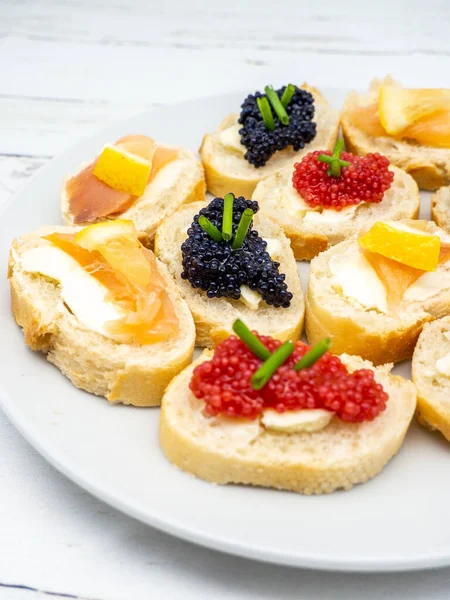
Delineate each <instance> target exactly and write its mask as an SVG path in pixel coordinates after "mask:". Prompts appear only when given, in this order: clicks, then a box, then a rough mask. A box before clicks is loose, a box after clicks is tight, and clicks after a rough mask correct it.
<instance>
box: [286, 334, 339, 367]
mask: <svg viewBox="0 0 450 600" xmlns="http://www.w3.org/2000/svg"><path fill="white" fill-rule="evenodd" d="M330 348H331V340H330V338H323V340H320V342H317V344H316V345H315V346H313V347H312V348H311V350H310V351H309V352H307V353H306V354H305V356H304V357H303V358H301V359H300V360H299V361H298V362H296V363H295V365H294V370H295V371H301V370H302V369H308V368H309V367H312V366H313V364H314V363H316V362H317V361H318V360H319V358H321V357H322V356H323V355H324V354H325V352H328V350H329V349H330Z"/></svg>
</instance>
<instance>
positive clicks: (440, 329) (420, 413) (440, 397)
mask: <svg viewBox="0 0 450 600" xmlns="http://www.w3.org/2000/svg"><path fill="white" fill-rule="evenodd" d="M443 333H444V334H445V333H446V334H448V335H450V318H448V317H445V318H443V319H438V320H436V321H434V322H433V323H430V324H428V325H425V327H424V328H423V331H422V333H421V334H420V336H419V340H418V343H417V346H416V348H415V350H414V355H413V360H412V365H411V372H412V380H413V382H414V384H415V386H416V388H417V413H416V416H417V420H418V422H419V423H420V424H421V425H422V426H423V427H426V428H427V429H429V430H430V431H436V430H437V431H440V432H441V434H442V435H443V436H444V437H445V438H446V439H447V440H448V441H450V403H449V402H448V399H449V388H450V379H448V378H445V377H444V378H443V379H441V376H439V374H438V373H437V372H436V368H435V364H436V360H437V358H441V357H443V356H444V355H445V354H447V353H448V352H450V339H449V338H445V337H444V336H443V335H442V334H443Z"/></svg>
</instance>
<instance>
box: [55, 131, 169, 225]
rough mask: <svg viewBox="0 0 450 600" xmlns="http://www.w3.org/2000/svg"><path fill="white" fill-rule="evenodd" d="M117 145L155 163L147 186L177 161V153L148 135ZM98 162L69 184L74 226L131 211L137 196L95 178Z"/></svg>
mask: <svg viewBox="0 0 450 600" xmlns="http://www.w3.org/2000/svg"><path fill="white" fill-rule="evenodd" d="M115 146H119V147H122V148H123V149H125V150H127V151H128V152H130V153H131V154H136V155H138V156H140V157H141V158H144V159H145V160H148V161H150V160H151V161H152V168H151V171H150V174H149V177H148V181H147V185H148V184H149V183H151V182H152V180H153V179H154V178H155V176H156V174H157V173H158V171H160V170H161V169H162V168H163V167H165V166H166V165H167V164H168V163H169V162H171V161H173V160H176V159H177V158H178V150H176V149H172V148H166V147H163V146H156V148H155V142H154V141H153V140H152V139H151V138H149V137H147V136H145V135H127V136H124V137H122V138H121V139H120V140H118V141H117V142H116V144H115ZM95 164H96V160H95V161H93V162H92V163H91V164H90V165H88V166H87V167H86V168H84V169H83V170H82V171H80V172H79V173H77V174H76V175H75V176H74V177H71V178H70V179H69V180H68V181H67V183H66V194H67V198H68V203H69V211H70V213H71V214H72V215H73V217H74V223H76V224H80V223H94V222H95V221H97V220H98V219H101V218H105V217H110V216H113V215H114V216H118V215H120V214H122V213H123V212H125V211H126V210H128V209H129V208H130V206H132V204H133V203H134V202H135V201H136V199H137V197H136V196H132V195H131V194H128V193H126V192H121V191H119V190H116V189H114V188H112V187H110V186H109V185H107V184H106V183H104V182H103V181H101V180H100V179H98V177H96V176H95V175H94V167H95Z"/></svg>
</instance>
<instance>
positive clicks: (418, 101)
mask: <svg viewBox="0 0 450 600" xmlns="http://www.w3.org/2000/svg"><path fill="white" fill-rule="evenodd" d="M443 110H450V90H445V89H408V88H404V87H402V86H401V85H400V84H398V83H395V82H388V83H386V84H384V85H382V86H381V88H380V91H379V97H378V112H379V115H380V121H381V125H382V126H383V128H384V129H385V131H386V132H387V133H388V134H389V135H400V134H402V133H403V132H404V131H405V129H407V128H408V127H410V126H411V125H413V124H414V123H416V122H417V121H419V120H420V119H423V118H424V117H427V116H429V115H432V114H434V113H437V112H439V111H443Z"/></svg>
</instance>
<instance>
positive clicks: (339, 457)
mask: <svg viewBox="0 0 450 600" xmlns="http://www.w3.org/2000/svg"><path fill="white" fill-rule="evenodd" d="M210 356H211V352H210V351H206V352H204V354H203V355H202V356H201V357H200V358H199V359H198V360H197V361H196V362H195V363H193V364H192V365H189V367H187V368H186V369H185V370H184V371H182V372H181V373H180V374H179V375H177V377H175V379H174V380H173V381H172V382H171V384H170V385H169V387H168V388H167V390H166V393H165V394H164V398H163V401H162V407H161V418H160V434H159V435H160V444H161V448H162V449H163V452H164V453H165V455H166V456H167V458H168V459H169V460H170V461H171V462H172V463H173V464H174V465H175V466H177V467H179V468H180V469H182V470H183V471H187V472H188V473H191V474H192V475H195V476H196V477H200V478H201V479H206V480H207V481H210V482H212V483H220V484H226V483H244V484H248V485H258V486H264V487H273V488H278V489H283V490H290V491H294V492H300V493H304V494H323V493H330V492H334V491H335V490H337V489H340V488H344V489H350V488H351V487H353V486H354V485H356V484H357V483H364V482H365V481H367V480H368V479H370V478H371V477H374V476H375V475H377V474H378V473H379V472H380V471H381V469H382V468H383V467H384V465H385V464H386V463H387V462H388V461H389V460H390V459H391V458H392V457H393V456H394V455H395V454H396V453H397V452H398V450H399V448H400V446H401V444H402V442H403V438H404V437H405V434H406V431H407V429H408V426H409V423H410V421H411V419H412V417H413V415H414V409H415V405H416V392H415V389H414V385H413V384H412V382H410V381H406V380H404V379H403V378H401V377H397V376H393V375H390V373H389V371H390V369H391V365H384V366H382V367H378V368H376V369H373V367H372V365H371V364H370V363H369V362H367V361H363V360H362V359H361V358H359V357H356V356H346V355H344V356H342V357H341V358H342V360H343V361H344V362H345V363H346V365H347V366H348V368H349V370H351V371H352V370H355V369H360V368H365V369H373V370H374V371H375V378H376V380H377V381H378V382H379V383H381V384H382V385H383V387H384V388H385V390H386V391H387V392H388V394H389V400H388V403H387V408H386V410H385V411H384V412H383V413H381V414H380V415H379V416H378V417H377V418H376V419H374V420H373V421H371V422H368V421H366V422H363V423H357V424H356V423H346V422H344V421H341V420H340V419H338V418H334V419H333V420H332V421H331V423H330V424H329V425H328V426H327V427H325V428H324V429H322V430H321V431H316V432H314V433H294V434H285V433H277V432H272V431H269V430H266V429H264V428H263V427H261V426H260V427H259V428H258V424H257V423H256V424H255V423H254V422H244V423H242V421H241V424H237V425H236V422H235V421H233V419H227V418H223V417H222V418H214V419H210V418H206V417H204V416H203V413H202V409H203V403H202V402H201V401H200V400H198V399H197V398H196V397H195V396H194V395H193V394H192V392H190V391H189V388H188V385H189V381H190V379H191V376H192V371H193V370H194V368H195V366H196V365H197V364H198V363H199V362H201V361H203V360H207V359H208V358H210ZM255 427H256V430H255Z"/></svg>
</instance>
